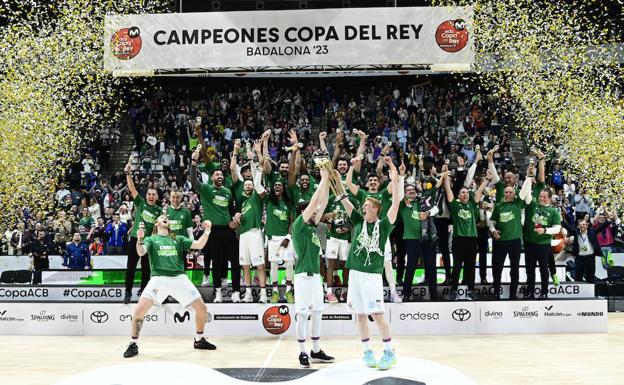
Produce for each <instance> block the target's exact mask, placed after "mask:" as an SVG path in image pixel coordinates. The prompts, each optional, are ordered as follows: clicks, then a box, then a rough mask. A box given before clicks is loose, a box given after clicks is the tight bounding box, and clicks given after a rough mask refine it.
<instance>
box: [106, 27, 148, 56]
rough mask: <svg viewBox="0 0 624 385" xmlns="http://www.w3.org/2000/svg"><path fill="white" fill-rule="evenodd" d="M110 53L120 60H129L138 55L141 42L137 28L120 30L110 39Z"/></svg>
mask: <svg viewBox="0 0 624 385" xmlns="http://www.w3.org/2000/svg"><path fill="white" fill-rule="evenodd" d="M110 43H111V51H112V53H113V56H115V57H116V58H117V59H120V60H129V59H132V58H133V57H135V56H136V55H138V54H139V52H140V51H141V46H142V45H143V41H142V40H141V31H140V30H139V28H137V27H131V28H122V29H120V30H119V31H117V32H115V33H114V34H113V36H112V37H111V41H110Z"/></svg>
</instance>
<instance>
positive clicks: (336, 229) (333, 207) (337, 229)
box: [325, 194, 356, 241]
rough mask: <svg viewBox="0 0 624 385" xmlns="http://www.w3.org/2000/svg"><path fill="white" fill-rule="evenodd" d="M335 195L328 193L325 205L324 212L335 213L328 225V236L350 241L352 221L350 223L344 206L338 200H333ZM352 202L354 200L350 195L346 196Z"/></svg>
mask: <svg viewBox="0 0 624 385" xmlns="http://www.w3.org/2000/svg"><path fill="white" fill-rule="evenodd" d="M335 199H336V197H335V195H332V194H330V195H329V202H330V203H329V204H328V205H327V207H325V213H335V214H336V216H334V219H332V220H331V221H330V226H329V238H334V239H342V240H346V241H351V229H352V228H353V223H351V218H349V215H348V214H347V210H345V209H344V206H343V205H342V203H340V202H335ZM348 199H349V200H350V201H351V203H352V204H355V203H356V202H354V201H353V198H352V196H349V198H348Z"/></svg>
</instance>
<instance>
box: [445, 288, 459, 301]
mask: <svg viewBox="0 0 624 385" xmlns="http://www.w3.org/2000/svg"><path fill="white" fill-rule="evenodd" d="M446 299H447V300H448V301H455V300H456V299H457V291H455V290H452V291H451V293H450V294H449V296H448V297H447V298H446Z"/></svg>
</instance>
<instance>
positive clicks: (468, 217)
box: [448, 194, 480, 238]
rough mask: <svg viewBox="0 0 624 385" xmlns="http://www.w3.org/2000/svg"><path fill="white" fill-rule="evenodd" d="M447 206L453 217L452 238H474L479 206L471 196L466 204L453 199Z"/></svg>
mask: <svg viewBox="0 0 624 385" xmlns="http://www.w3.org/2000/svg"><path fill="white" fill-rule="evenodd" d="M448 206H449V210H450V211H451V216H452V217H453V237H470V238H476V237H477V221H478V220H479V214H480V213H479V205H478V204H477V203H476V202H475V201H474V199H473V197H472V194H470V198H469V199H468V202H466V203H461V202H460V201H459V199H453V201H452V202H451V203H449V205H448Z"/></svg>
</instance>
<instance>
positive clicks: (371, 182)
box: [328, 158, 403, 303]
mask: <svg viewBox="0 0 624 385" xmlns="http://www.w3.org/2000/svg"><path fill="white" fill-rule="evenodd" d="M382 159H383V158H382ZM382 162H384V161H383V160H382ZM361 163H362V160H361V159H360V158H355V159H352V160H351V164H352V167H351V168H350V169H349V171H348V172H347V179H346V182H345V185H346V186H347V188H348V189H349V191H350V192H351V194H353V196H354V197H355V199H356V200H357V201H358V202H359V204H360V207H362V206H363V205H364V202H365V201H366V199H368V198H375V199H376V200H378V201H380V202H381V208H382V209H381V212H380V213H379V216H380V217H382V216H384V215H385V213H386V212H387V211H388V209H389V208H390V205H391V204H392V186H391V185H390V184H389V185H388V186H387V187H386V188H381V184H380V182H379V176H378V175H376V174H370V175H368V178H367V183H366V187H367V189H368V190H367V191H364V189H362V188H360V186H358V185H357V184H355V183H353V181H352V178H351V174H352V173H353V172H354V170H355V169H356V166H359V165H360V164H361ZM401 178H402V177H401ZM401 183H403V182H402V181H401ZM383 247H384V250H383V251H384V272H385V276H386V281H388V286H390V298H391V299H392V302H397V303H398V302H401V301H402V299H401V296H399V294H398V293H397V291H396V277H395V274H394V269H393V268H392V246H391V245H390V239H388V240H387V241H386V243H385V244H384V246H383ZM328 291H329V288H328Z"/></svg>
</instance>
